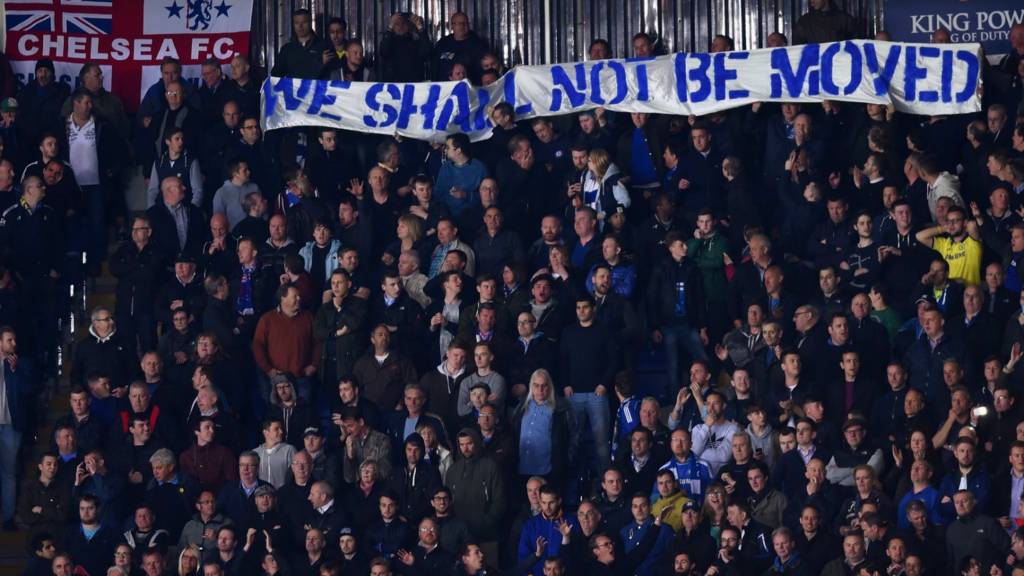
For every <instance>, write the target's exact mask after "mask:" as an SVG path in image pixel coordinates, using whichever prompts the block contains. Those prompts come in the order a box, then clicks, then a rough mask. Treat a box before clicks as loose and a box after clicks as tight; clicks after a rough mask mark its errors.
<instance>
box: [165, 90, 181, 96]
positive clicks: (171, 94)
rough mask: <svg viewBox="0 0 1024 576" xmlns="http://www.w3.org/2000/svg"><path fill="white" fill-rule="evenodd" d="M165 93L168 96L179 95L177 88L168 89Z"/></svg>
mask: <svg viewBox="0 0 1024 576" xmlns="http://www.w3.org/2000/svg"><path fill="white" fill-rule="evenodd" d="M166 94H167V95H168V96H180V95H181V92H178V91H177V90H168V91H167V92H166Z"/></svg>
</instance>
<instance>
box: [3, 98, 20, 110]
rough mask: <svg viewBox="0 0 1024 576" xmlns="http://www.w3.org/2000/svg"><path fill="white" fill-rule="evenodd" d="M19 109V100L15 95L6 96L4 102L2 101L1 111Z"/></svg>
mask: <svg viewBox="0 0 1024 576" xmlns="http://www.w3.org/2000/svg"><path fill="white" fill-rule="evenodd" d="M17 110H18V101H17V100H15V99H14V98H13V97H11V98H4V100H3V102H0V112H16V111H17Z"/></svg>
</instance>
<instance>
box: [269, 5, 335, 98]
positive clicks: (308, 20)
mask: <svg viewBox="0 0 1024 576" xmlns="http://www.w3.org/2000/svg"><path fill="white" fill-rule="evenodd" d="M329 50H330V49H329V47H328V46H327V43H325V42H324V41H323V40H322V39H321V38H320V37H319V36H317V34H316V32H314V31H313V15H312V13H311V12H310V11H309V9H307V8H299V9H297V10H295V11H294V12H292V39H291V41H290V42H288V43H287V44H285V45H284V46H281V50H280V51H279V52H278V53H277V58H276V59H275V60H274V69H273V70H272V71H271V72H270V74H271V75H272V76H287V77H289V78H308V79H312V80H315V79H317V78H319V77H320V76H321V74H322V73H323V70H324V65H325V63H326V62H327V60H328V55H329Z"/></svg>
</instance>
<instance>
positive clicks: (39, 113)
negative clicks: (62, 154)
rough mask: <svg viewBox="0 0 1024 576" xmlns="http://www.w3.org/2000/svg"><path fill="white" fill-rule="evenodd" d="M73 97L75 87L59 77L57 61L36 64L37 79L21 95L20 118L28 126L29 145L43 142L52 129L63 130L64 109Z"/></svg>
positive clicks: (44, 59)
mask: <svg viewBox="0 0 1024 576" xmlns="http://www.w3.org/2000/svg"><path fill="white" fill-rule="evenodd" d="M70 94H71V87H70V86H68V85H67V84H65V83H64V82H62V81H60V80H59V79H58V78H57V72H56V69H55V68H54V65H53V60H50V59H49V58H43V59H41V60H39V61H37V62H36V68H35V78H33V79H32V80H30V81H29V82H28V83H27V84H26V85H25V87H24V88H22V89H21V92H19V93H18V104H19V107H18V108H19V109H18V116H19V118H20V120H21V121H22V122H24V123H25V129H26V132H25V133H26V136H28V141H27V142H25V144H26V145H30V144H31V143H33V142H38V141H39V136H40V135H41V134H42V133H43V132H45V131H47V130H49V131H52V132H58V133H59V132H60V131H61V128H62V126H61V119H62V118H63V117H62V116H61V114H60V109H61V106H62V105H63V104H64V101H65V100H67V98H68V96H69V95H70Z"/></svg>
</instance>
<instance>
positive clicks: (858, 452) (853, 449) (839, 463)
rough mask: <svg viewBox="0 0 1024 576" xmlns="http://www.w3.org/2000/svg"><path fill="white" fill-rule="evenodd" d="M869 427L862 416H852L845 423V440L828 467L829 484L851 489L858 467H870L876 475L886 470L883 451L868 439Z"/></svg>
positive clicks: (838, 447) (837, 448)
mask: <svg viewBox="0 0 1024 576" xmlns="http://www.w3.org/2000/svg"><path fill="white" fill-rule="evenodd" d="M867 425H868V423H867V421H866V420H864V419H863V418H862V417H860V416H852V417H850V418H848V419H847V420H846V421H845V422H844V423H843V426H842V430H843V440H842V442H840V444H839V445H838V446H836V450H835V453H834V454H833V455H832V459H831V460H829V462H828V466H827V467H826V476H827V477H828V480H829V482H831V483H833V484H835V485H837V486H846V487H847V488H849V487H851V486H853V485H854V480H855V478H854V470H855V469H856V468H857V467H858V466H863V465H868V466H870V467H871V468H872V469H874V471H875V473H876V474H877V473H879V472H880V471H881V470H883V469H884V467H885V459H884V458H883V455H882V450H881V449H879V448H875V446H874V444H872V443H871V441H870V440H869V439H868V438H867V437H866V436H867Z"/></svg>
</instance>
